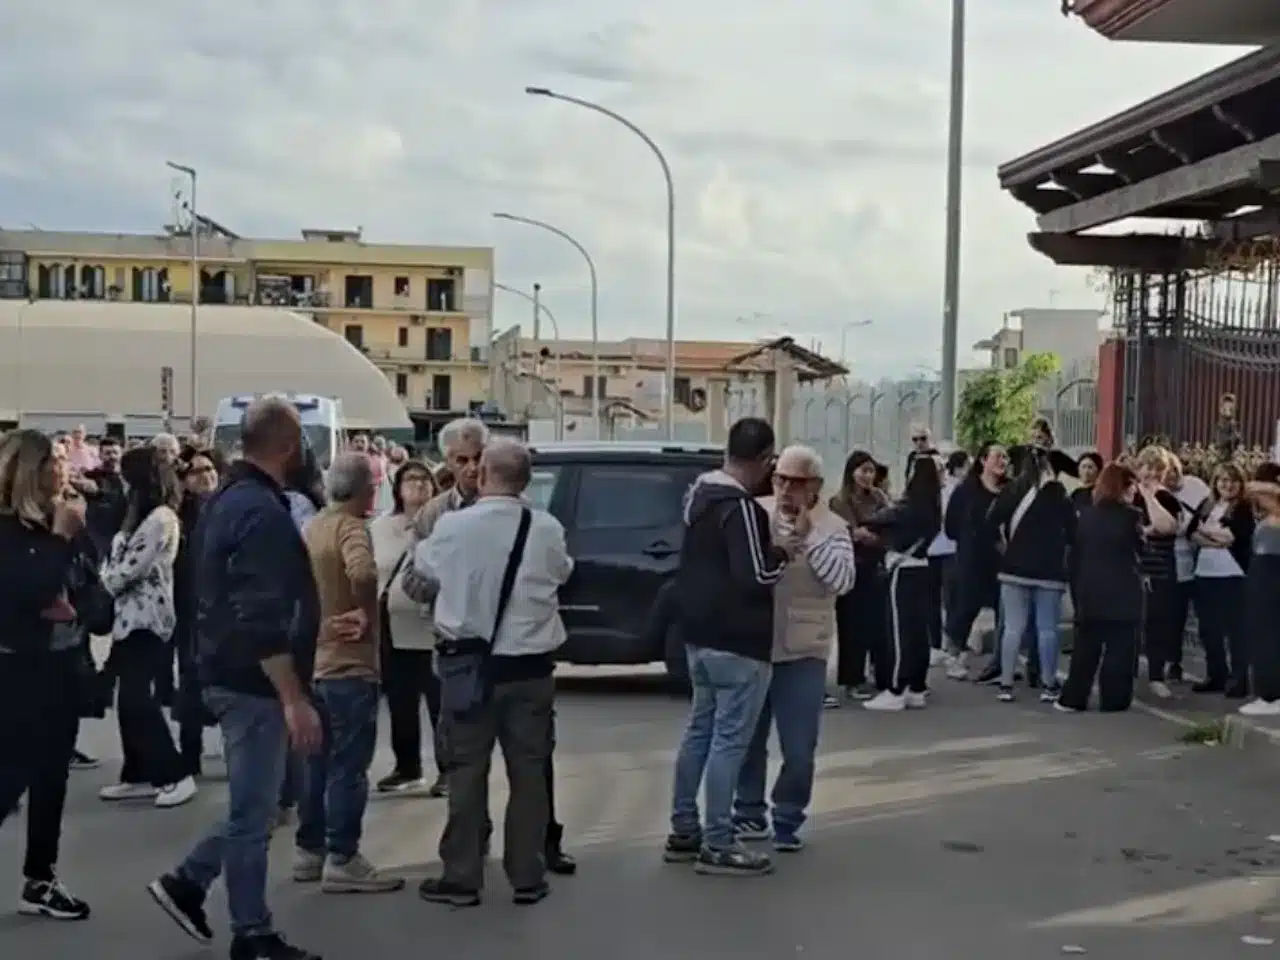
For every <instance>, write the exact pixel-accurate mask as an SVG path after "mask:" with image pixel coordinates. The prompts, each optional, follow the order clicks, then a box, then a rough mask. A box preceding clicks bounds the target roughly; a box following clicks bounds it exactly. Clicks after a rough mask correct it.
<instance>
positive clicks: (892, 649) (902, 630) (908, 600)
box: [885, 560, 939, 694]
mask: <svg viewBox="0 0 1280 960" xmlns="http://www.w3.org/2000/svg"><path fill="white" fill-rule="evenodd" d="M931 596H932V595H931V591H930V587H929V565H928V564H927V563H925V562H923V561H916V560H908V561H906V562H905V563H902V564H900V565H898V566H895V567H894V569H893V570H892V571H890V573H889V603H888V607H889V643H888V648H887V653H888V656H887V657H886V658H885V660H886V661H887V666H888V670H887V678H886V679H887V680H888V689H890V690H892V691H893V692H894V693H897V694H901V693H902V692H903V691H906V690H910V691H912V692H913V693H924V691H925V689H926V687H927V684H926V681H927V679H928V674H929V636H930V632H929V624H930V622H931V621H933V620H937V619H938V616H939V615H938V613H937V611H936V610H934V609H932V607H931V606H930V601H931Z"/></svg>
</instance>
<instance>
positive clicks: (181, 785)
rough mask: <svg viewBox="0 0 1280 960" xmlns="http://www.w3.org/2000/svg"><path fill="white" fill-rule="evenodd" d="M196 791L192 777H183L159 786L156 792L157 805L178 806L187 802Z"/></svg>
mask: <svg viewBox="0 0 1280 960" xmlns="http://www.w3.org/2000/svg"><path fill="white" fill-rule="evenodd" d="M196 793H197V790H196V781H195V779H194V778H192V777H183V778H182V779H181V780H179V781H178V782H177V783H171V784H169V785H168V786H166V787H161V788H160V792H159V793H157V794H156V806H157V807H180V806H182V805H183V804H184V803H188V802H189V801H190V800H191V799H192V798H194V797H195V795H196Z"/></svg>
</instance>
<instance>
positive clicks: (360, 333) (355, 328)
mask: <svg viewBox="0 0 1280 960" xmlns="http://www.w3.org/2000/svg"><path fill="white" fill-rule="evenodd" d="M342 335H343V336H344V337H346V338H347V343H349V344H351V345H352V346H353V347H355V348H356V349H357V350H363V349H364V326H363V325H362V324H359V323H347V324H344V325H343V327H342Z"/></svg>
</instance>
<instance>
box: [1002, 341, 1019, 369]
mask: <svg viewBox="0 0 1280 960" xmlns="http://www.w3.org/2000/svg"><path fill="white" fill-rule="evenodd" d="M1017 365H1018V348H1017V347H1005V348H1004V367H1005V369H1006V370H1012V369H1013V368H1014V367H1016V366H1017Z"/></svg>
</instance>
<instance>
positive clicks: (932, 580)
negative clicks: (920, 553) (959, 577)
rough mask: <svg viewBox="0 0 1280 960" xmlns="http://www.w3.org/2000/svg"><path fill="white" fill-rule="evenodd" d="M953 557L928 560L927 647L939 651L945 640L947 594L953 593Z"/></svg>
mask: <svg viewBox="0 0 1280 960" xmlns="http://www.w3.org/2000/svg"><path fill="white" fill-rule="evenodd" d="M954 568H955V557H954V556H946V557H930V558H929V612H930V614H932V616H930V618H929V647H930V648H931V649H933V650H941V649H942V648H943V645H944V643H945V640H946V635H947V633H946V623H947V621H946V614H945V612H944V611H945V610H946V608H947V605H948V597H949V594H951V593H953V592H954V588H953V586H952V580H953V579H954V577H953V575H952V574H953V570H954Z"/></svg>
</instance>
